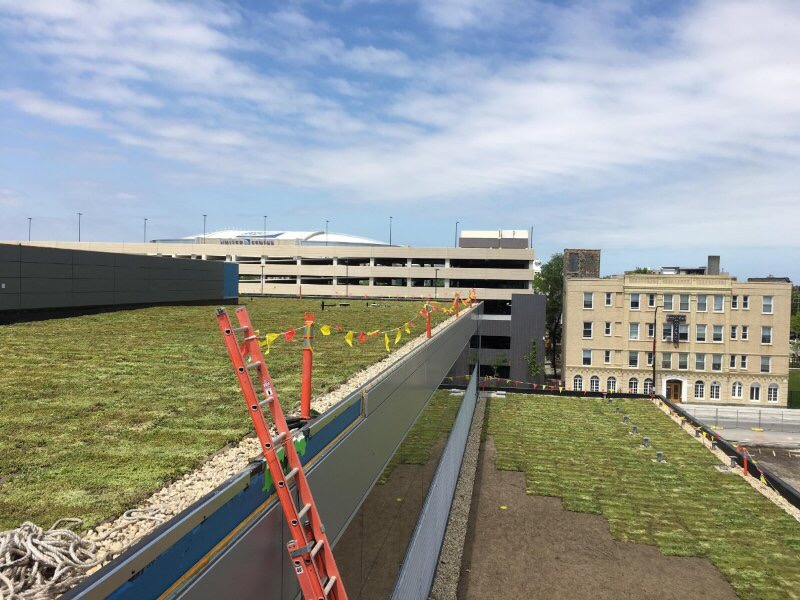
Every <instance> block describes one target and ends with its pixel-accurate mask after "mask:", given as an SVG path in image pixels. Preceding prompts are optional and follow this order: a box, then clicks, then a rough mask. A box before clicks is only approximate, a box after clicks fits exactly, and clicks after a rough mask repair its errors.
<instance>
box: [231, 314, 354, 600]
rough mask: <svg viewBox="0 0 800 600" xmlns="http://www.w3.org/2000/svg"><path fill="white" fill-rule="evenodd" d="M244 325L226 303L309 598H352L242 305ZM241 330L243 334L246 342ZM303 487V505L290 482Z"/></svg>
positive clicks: (237, 362)
mask: <svg viewBox="0 0 800 600" xmlns="http://www.w3.org/2000/svg"><path fill="white" fill-rule="evenodd" d="M236 319H237V320H238V322H239V326H238V327H234V326H233V325H232V323H231V319H230V317H229V316H228V313H227V312H226V311H225V309H224V308H219V309H217V322H218V324H219V328H220V330H221V331H222V335H223V338H224V339H225V345H226V346H227V348H228V354H229V355H230V357H231V362H233V366H234V368H235V370H236V377H237V378H238V379H239V386H240V387H241V388H242V394H243V395H244V399H245V402H247V411H248V413H249V414H250V418H251V419H252V420H253V426H254V427H255V430H256V434H257V435H258V439H259V441H260V442H261V450H262V451H263V453H264V458H265V459H266V460H267V466H268V467H269V472H270V473H271V474H272V480H273V481H274V482H275V489H276V490H277V493H278V498H279V499H280V502H281V506H282V507H283V514H284V516H285V517H286V523H287V524H288V525H289V530H290V531H291V533H292V538H293V539H292V540H291V541H290V542H289V543H288V544H287V549H288V551H289V557H290V559H291V560H292V564H293V565H294V570H295V573H296V574H297V580H298V581H299V582H300V589H301V590H302V592H303V597H304V598H305V600H327V599H329V598H330V599H335V600H346V598H347V593H346V592H345V591H344V585H343V584H342V579H341V577H340V575H339V570H338V569H337V567H336V561H335V560H334V559H333V552H332V551H331V547H330V544H329V543H328V538H327V537H326V536H325V527H324V526H323V525H322V521H321V520H320V516H319V512H318V511H317V506H316V504H314V498H313V497H312V496H311V489H310V487H309V485H308V481H307V480H306V475H305V471H304V470H303V465H302V464H301V463H300V457H299V456H298V455H297V450H296V449H295V447H294V442H293V441H292V434H291V432H290V431H289V427H288V426H287V424H286V418H285V417H284V415H283V411H282V410H281V405H280V403H279V402H278V394H277V392H276V391H275V387H274V385H273V384H272V378H271V377H270V375H269V370H268V369H267V365H266V363H265V362H264V357H263V356H262V354H261V348H260V347H259V345H258V334H257V333H256V331H255V330H254V329H253V325H252V324H251V323H250V317H249V316H248V314H247V309H246V308H245V307H243V306H241V307H239V308H237V309H236ZM237 335H240V336H241V338H242V339H241V342H240V341H238V339H237ZM253 371H255V372H256V373H257V374H258V381H259V388H258V389H259V390H261V392H260V393H263V398H261V397H259V395H260V394H259V392H256V388H255V386H254V385H253V379H251V374H252V372H253ZM265 406H267V407H269V411H270V414H271V415H272V423H273V424H274V425H275V428H276V429H277V430H278V435H276V436H275V437H272V434H271V433H270V431H269V424H268V423H267V420H266V418H265V417H264V412H263V408H264V407H265ZM279 448H284V449H285V452H286V458H287V462H288V465H287V470H286V472H284V470H283V467H282V466H281V460H280V458H279V457H278V453H277V451H278V449H279ZM292 483H294V484H295V485H296V486H297V493H298V497H299V506H300V508H299V509H298V508H297V505H295V502H294V499H293V497H292V494H291V492H290V491H289V486H290V485H291V484H292Z"/></svg>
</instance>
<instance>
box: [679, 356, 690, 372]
mask: <svg viewBox="0 0 800 600" xmlns="http://www.w3.org/2000/svg"><path fill="white" fill-rule="evenodd" d="M688 368H689V353H688V352H681V353H679V354H678V369H680V370H681V371H686V370H687V369H688Z"/></svg>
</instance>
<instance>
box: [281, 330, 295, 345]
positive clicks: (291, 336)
mask: <svg viewBox="0 0 800 600" xmlns="http://www.w3.org/2000/svg"><path fill="white" fill-rule="evenodd" d="M283 339H285V340H286V341H287V342H291V341H292V340H293V339H294V327H292V328H291V329H290V330H289V331H287V332H286V333H284V334H283Z"/></svg>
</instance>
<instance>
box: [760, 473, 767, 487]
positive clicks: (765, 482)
mask: <svg viewBox="0 0 800 600" xmlns="http://www.w3.org/2000/svg"><path fill="white" fill-rule="evenodd" d="M761 483H763V484H764V485H767V480H766V479H765V478H764V474H763V473H762V474H761Z"/></svg>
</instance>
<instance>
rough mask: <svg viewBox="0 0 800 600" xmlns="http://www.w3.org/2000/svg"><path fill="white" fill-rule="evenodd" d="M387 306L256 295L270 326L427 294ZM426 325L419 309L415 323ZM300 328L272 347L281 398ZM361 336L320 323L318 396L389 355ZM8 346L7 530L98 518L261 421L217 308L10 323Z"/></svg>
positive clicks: (1, 482)
mask: <svg viewBox="0 0 800 600" xmlns="http://www.w3.org/2000/svg"><path fill="white" fill-rule="evenodd" d="M380 304H381V306H380V307H377V308H370V307H367V306H366V302H364V301H360V300H359V301H352V306H350V307H349V308H344V307H342V308H340V307H337V308H334V309H326V310H325V311H324V312H319V308H320V302H319V300H311V299H307V300H302V301H298V300H296V299H282V298H267V299H265V298H258V299H252V300H248V301H247V305H248V308H249V311H250V315H251V318H252V320H253V324H254V326H255V327H256V328H259V329H260V331H261V333H262V334H263V333H266V332H268V331H269V332H272V331H276V332H279V331H285V330H287V329H288V328H290V327H292V326H301V325H302V323H303V315H304V312H305V311H306V310H312V311H316V312H317V318H318V323H319V324H330V325H334V324H338V325H340V326H342V327H343V328H345V329H349V328H353V329H355V330H356V332H358V331H361V330H366V331H368V332H369V331H370V330H373V329H380V328H385V327H393V326H397V325H401V324H402V323H403V322H404V321H406V320H408V319H411V318H413V317H414V316H415V315H416V313H417V311H418V310H419V309H420V306H421V304H420V303H419V302H384V301H381V303H380ZM444 318H445V315H442V313H439V312H437V313H434V321H435V322H439V321H441V320H443V319H444ZM423 331H424V320H422V319H421V318H418V319H417V327H416V329H415V330H414V332H413V333H414V334H418V333H421V332H423ZM356 334H357V333H356ZM301 337H302V335H301V332H298V334H297V337H296V340H295V341H294V342H291V343H287V342H283V341H277V342H275V344H274V345H273V349H272V351H271V352H270V354H269V355H268V356H267V364H268V366H269V368H270V371H271V373H272V376H273V378H274V380H275V384H276V387H277V390H278V394H279V397H280V399H281V403H282V405H283V406H284V407H291V406H292V405H294V404H295V403H296V402H297V401H298V399H299V389H300V364H301V354H302V352H301V347H302V344H301V342H300V341H299V340H300V338H301ZM408 339H410V338H409V336H406V335H404V336H403V340H402V341H401V344H403V343H405V341H407V340H408ZM392 341H394V340H393V339H392ZM354 346H355V348H353V349H350V348H348V347H347V345H346V344H345V343H344V340H343V339H342V335H331V336H322V335H320V334H319V332H318V333H317V337H316V340H315V352H314V395H318V394H320V393H322V392H325V391H327V390H330V389H331V388H333V387H335V386H336V385H338V384H339V383H342V382H343V381H345V380H347V379H348V378H349V376H351V375H352V374H353V373H354V372H356V371H358V370H360V369H361V368H363V367H365V366H367V365H369V364H371V363H374V362H376V361H378V360H380V359H381V358H383V357H384V356H385V355H386V350H385V348H384V341H383V338H382V336H381V337H373V338H368V340H367V342H366V343H364V344H359V343H358V342H357V341H355V340H354ZM392 347H394V346H392ZM0 355H2V360H1V361H0V399H1V400H0V529H5V528H12V527H16V526H18V525H19V524H20V523H21V522H22V521H25V520H31V521H34V522H36V523H38V524H41V525H44V526H49V525H50V524H51V523H52V522H53V521H54V520H56V519H57V518H60V517H67V516H69V517H80V518H83V519H85V520H86V524H87V526H91V525H94V524H95V523H97V522H98V521H101V520H103V519H106V518H108V517H112V516H115V515H118V514H120V513H121V512H123V511H124V510H126V509H127V508H130V507H131V506H134V505H135V504H136V503H138V502H139V501H141V500H142V499H143V498H145V497H147V496H148V495H149V494H150V493H152V492H153V491H155V490H156V489H158V488H160V487H161V486H162V485H163V484H165V483H167V482H168V481H170V480H172V479H174V478H177V477H179V476H180V475H182V474H184V473H186V472H188V471H190V470H191V469H193V468H194V467H196V466H197V465H198V464H199V463H200V462H201V461H202V460H203V459H204V458H205V457H206V456H208V455H209V454H210V453H212V452H214V451H216V450H219V449H220V448H222V447H223V446H225V445H226V444H227V443H229V442H234V441H237V440H239V439H241V438H242V437H243V436H244V435H246V434H247V433H248V432H249V431H250V430H251V426H250V419H249V418H248V416H247V412H246V410H245V407H244V402H243V400H242V398H241V395H240V392H239V388H238V385H237V383H236V378H235V376H234V373H233V369H232V367H231V365H230V360H229V358H228V355H227V352H226V351H225V346H224V344H223V342H222V336H221V334H220V332H219V329H218V327H217V322H216V318H215V314H214V307H213V306H180V307H155V308H144V309H139V310H128V311H120V312H113V313H105V314H99V315H91V316H84V317H73V318H66V319H54V320H49V321H39V322H34V323H20V324H15V325H7V326H2V327H0Z"/></svg>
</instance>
